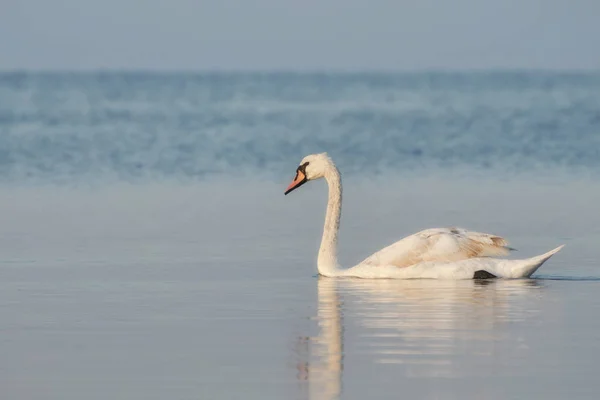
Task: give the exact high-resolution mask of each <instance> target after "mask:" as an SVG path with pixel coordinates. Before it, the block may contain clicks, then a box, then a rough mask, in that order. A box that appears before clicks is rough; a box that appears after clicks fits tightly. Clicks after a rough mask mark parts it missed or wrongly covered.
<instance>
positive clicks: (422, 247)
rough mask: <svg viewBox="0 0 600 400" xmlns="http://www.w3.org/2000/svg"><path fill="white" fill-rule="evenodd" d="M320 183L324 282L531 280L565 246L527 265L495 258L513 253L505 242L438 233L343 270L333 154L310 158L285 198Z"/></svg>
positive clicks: (426, 233) (418, 237)
mask: <svg viewBox="0 0 600 400" xmlns="http://www.w3.org/2000/svg"><path fill="white" fill-rule="evenodd" d="M319 178H325V180H326V181H327V185H328V186H329V200H328V202H327V213H326V215H325V226H324V229H323V238H322V239H321V247H320V248H319V256H318V259H317V270H318V272H319V274H321V275H324V276H329V277H337V276H345V277H356V278H396V279H411V278H432V279H476V278H496V277H497V278H528V277H530V276H531V274H533V273H534V272H535V271H536V270H537V269H538V268H539V267H540V266H541V265H542V264H543V263H544V262H545V261H546V260H548V259H549V258H550V257H551V256H552V255H554V254H555V253H557V252H558V251H559V250H560V249H562V248H563V246H559V247H557V248H556V249H554V250H551V251H549V252H547V253H546V254H542V255H540V256H536V257H532V258H528V259H523V260H507V259H499V258H492V257H493V256H501V255H506V254H508V253H509V251H510V250H511V249H510V248H509V247H508V246H507V242H506V240H505V239H504V238H501V237H499V236H495V235H490V234H487V233H479V232H471V231H467V230H465V229H461V228H434V229H427V230H424V231H421V232H418V233H415V234H414V235H411V236H408V237H405V238H404V239H402V240H399V241H398V242H396V243H394V244H392V245H390V246H388V247H386V248H384V249H382V250H380V251H378V252H377V253H375V254H373V255H371V256H370V257H368V258H367V259H365V260H364V261H362V262H361V263H360V264H358V265H356V266H354V267H352V268H349V269H340V267H339V265H338V261H337V238H338V230H339V227H340V216H341V213H342V179H341V176H340V172H339V171H338V169H337V167H336V166H335V164H334V163H333V161H332V160H331V159H330V158H329V156H328V155H327V153H320V154H311V155H308V156H306V157H304V159H303V160H302V161H301V162H300V166H299V167H298V168H297V169H296V176H295V177H294V180H293V181H292V183H291V184H290V185H289V186H288V187H287V189H286V191H285V194H286V195H287V194H288V193H290V192H291V191H292V190H294V189H297V188H299V187H300V186H302V185H303V184H304V183H306V182H308V181H310V180H315V179H319Z"/></svg>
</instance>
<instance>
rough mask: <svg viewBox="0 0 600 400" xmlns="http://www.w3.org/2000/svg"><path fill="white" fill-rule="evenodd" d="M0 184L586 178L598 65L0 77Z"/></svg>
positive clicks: (597, 102) (591, 169)
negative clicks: (329, 175)
mask: <svg viewBox="0 0 600 400" xmlns="http://www.w3.org/2000/svg"><path fill="white" fill-rule="evenodd" d="M0 133H1V135H0V179H1V180H2V181H4V182H13V183H15V182H16V183H19V182H27V181H32V182H33V181H48V182H65V181H67V182H68V181H76V180H81V179H96V178H98V179H114V180H136V179H142V178H143V179H154V178H193V179H203V178H205V177H209V176H221V175H224V176H237V175H240V174H247V175H255V174H260V175H261V176H269V175H277V174H279V173H280V171H282V170H285V172H288V170H289V168H290V165H294V164H295V163H297V162H298V161H299V160H300V159H301V158H302V157H303V156H304V155H305V154H308V153H311V152H320V151H328V152H329V153H331V154H332V156H333V157H334V158H335V159H336V162H337V163H338V164H339V166H340V167H341V168H342V170H343V171H344V173H347V174H357V175H365V176H368V175H377V174H385V173H400V172H402V173H403V174H411V173H416V172H422V171H434V172H435V171H449V170H453V169H456V170H464V171H471V172H473V173H481V172H482V171H486V172H489V173H490V174H496V173H511V174H525V173H533V174H535V173H543V171H546V170H548V169H551V170H563V171H567V172H573V173H581V172H583V173H587V174H596V171H598V170H599V167H600V74H590V73H588V74H560V73H556V74H554V73H518V72H514V73H473V74H469V73H462V74H459V73H455V74H453V73H437V74H433V73H423V74H292V73H290V74H286V73H279V74H277V73H276V74H266V73H265V74H260V73H256V74H243V73H240V74H147V73H139V74H138V73H97V74H92V73H89V74H67V73H64V74H60V73H56V74H52V73H41V74H27V73H3V74H0Z"/></svg>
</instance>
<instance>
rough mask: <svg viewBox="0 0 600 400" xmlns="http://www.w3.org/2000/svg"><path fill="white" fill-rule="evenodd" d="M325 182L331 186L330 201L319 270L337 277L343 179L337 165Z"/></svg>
mask: <svg viewBox="0 0 600 400" xmlns="http://www.w3.org/2000/svg"><path fill="white" fill-rule="evenodd" d="M325 180H326V181H327V186H329V199H328V200H327V213H326V214H325V226H324V227H323V238H322V239H321V247H320V248H319V258H318V259H317V270H318V271H319V274H321V275H325V276H335V275H337V273H338V272H339V266H338V260H337V239H338V231H339V229H340V217H341V215H342V178H341V176H340V172H339V171H338V169H337V168H336V166H335V165H333V164H331V166H330V168H328V169H327V171H326V172H325Z"/></svg>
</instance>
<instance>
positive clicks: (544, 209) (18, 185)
mask: <svg viewBox="0 0 600 400" xmlns="http://www.w3.org/2000/svg"><path fill="white" fill-rule="evenodd" d="M321 151H327V152H329V153H330V155H331V156H332V157H333V159H334V160H335V161H336V163H337V164H338V165H339V166H340V168H341V170H342V173H343V177H344V184H345V192H344V210H343V218H342V229H341V233H340V241H341V244H340V259H341V262H342V264H343V265H344V266H351V265H353V263H355V262H358V261H359V260H362V259H364V258H365V257H366V256H367V255H369V254H371V253H372V252H374V251H376V250H378V249H380V248H382V247H384V246H386V245H388V244H390V243H392V242H394V241H396V240H398V239H400V238H401V237H403V236H405V235H408V234H411V233H414V232H417V231H419V230H422V229H425V228H431V227H440V226H462V227H466V228H470V229H473V230H477V231H482V232H490V233H494V234H499V235H502V236H505V237H506V238H508V239H509V241H510V242H511V245H512V246H513V247H516V248H517V249H518V251H517V252H516V253H515V254H514V255H513V256H514V257H529V256H532V255H536V254H541V253H543V252H546V251H548V250H550V249H552V248H554V247H556V246H557V245H559V244H562V243H564V244H566V247H565V248H564V249H563V250H562V251H561V252H560V253H558V254H557V255H555V256H554V257H553V258H552V259H551V260H550V261H549V262H547V263H546V264H545V265H544V266H543V267H542V268H541V269H540V270H539V271H538V273H537V274H536V275H534V279H530V280H518V281H494V282H485V283H482V282H475V281H464V282H443V281H425V280H414V281H390V280H381V281H365V280H351V279H320V278H318V277H317V276H316V265H315V260H316V254H317V249H318V245H319V242H320V235H321V229H322V223H323V217H324V211H325V201H326V191H325V186H324V183H323V182H319V183H311V184H307V185H305V186H304V187H303V188H302V189H301V190H298V191H295V192H294V193H292V194H291V195H289V196H283V190H284V188H285V186H286V185H287V184H288V183H289V180H290V179H291V178H292V177H293V174H294V171H295V168H296V166H297V164H298V162H299V161H300V159H301V158H302V157H303V156H304V155H306V154H308V153H312V152H321ZM598 171H600V74H598V73H585V74H580V73H547V72H535V71H534V72H527V73H520V72H511V73H499V72H482V73H475V74H473V73H423V74H419V73H415V74H293V73H277V74H268V73H262V74H261V73H254V74H226V73H217V74H147V73H82V74H71V73H0V398H2V399H18V400H21V399H27V400H29V399H56V400H59V399H60V400H65V399H66V400H70V399H73V400H74V399H90V400H91V399H102V400H106V399H127V400H131V399H261V400H263V399H332V398H343V399H366V398H382V399H386V398H390V399H397V398H410V399H461V400H463V399H477V400H479V399H536V398H544V399H565V398H568V399H594V398H596V397H597V393H598V392H600V380H599V379H598V378H597V369H598V368H597V363H598V360H599V359H600V335H599V334H598V332H599V331H600V322H599V319H598V315H599V314H600V294H599V293H600V263H599V260H600V247H599V243H600V223H599V221H600V220H599V216H598V204H600V179H599V178H600V175H599V174H598Z"/></svg>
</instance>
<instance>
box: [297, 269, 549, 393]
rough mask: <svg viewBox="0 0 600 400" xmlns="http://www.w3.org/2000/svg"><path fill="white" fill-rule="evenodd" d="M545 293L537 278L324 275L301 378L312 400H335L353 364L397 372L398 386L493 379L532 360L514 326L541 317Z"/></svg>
mask: <svg viewBox="0 0 600 400" xmlns="http://www.w3.org/2000/svg"><path fill="white" fill-rule="evenodd" d="M542 287H543V286H542V284H540V282H539V281H536V280H501V281H496V280H494V281H477V280H470V281H439V280H363V279H341V280H340V279H332V278H325V277H319V279H318V302H317V309H316V316H313V317H314V319H315V321H316V325H317V326H316V328H317V334H316V335H315V336H308V337H302V338H301V339H300V342H299V343H300V346H299V347H300V348H299V349H298V353H299V355H300V363H299V364H298V379H299V380H300V381H302V382H304V383H303V384H304V385H305V387H304V388H305V390H306V392H307V393H306V394H307V396H306V397H308V398H310V399H334V398H337V397H339V396H340V394H341V393H342V391H343V383H344V382H345V380H344V379H343V373H344V372H343V371H344V367H346V368H348V366H351V368H352V369H353V370H355V369H364V370H365V371H371V370H373V369H376V368H377V369H378V371H381V372H382V373H385V374H386V375H387V374H389V373H390V372H389V371H384V370H380V369H379V368H395V369H394V370H393V374H391V375H392V376H393V379H394V380H395V381H394V382H393V383H392V384H397V383H398V382H401V381H402V380H405V379H407V378H477V377H490V376H493V375H494V372H495V371H497V370H498V368H497V367H498V366H501V367H502V368H507V367H508V368H510V366H511V364H515V365H516V363H517V362H518V360H519V359H522V358H523V357H526V356H527V351H528V340H527V338H525V337H523V336H522V335H521V336H519V335H511V331H510V329H511V328H510V326H511V325H512V324H515V323H516V324H518V323H519V321H524V320H525V319H528V320H530V319H531V318H535V314H536V313H537V312H539V304H540V294H541V291H540V290H539V289H541V288H542ZM359 363H360V365H358V364H359ZM365 364H369V365H365ZM390 364H392V365H390ZM371 373H373V372H371ZM358 376H360V375H358ZM405 382H407V381H405ZM349 383H352V384H357V385H359V384H360V382H356V381H355V382H346V385H347V384H349Z"/></svg>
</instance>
